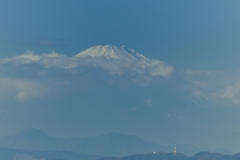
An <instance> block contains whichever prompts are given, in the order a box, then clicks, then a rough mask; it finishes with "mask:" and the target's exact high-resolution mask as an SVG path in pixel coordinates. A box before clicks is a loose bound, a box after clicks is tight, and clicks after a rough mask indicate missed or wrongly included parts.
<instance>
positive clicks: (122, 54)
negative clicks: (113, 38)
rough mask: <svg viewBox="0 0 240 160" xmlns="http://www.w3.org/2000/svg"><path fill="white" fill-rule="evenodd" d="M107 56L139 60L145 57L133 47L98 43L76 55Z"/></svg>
mask: <svg viewBox="0 0 240 160" xmlns="http://www.w3.org/2000/svg"><path fill="white" fill-rule="evenodd" d="M86 56H91V57H106V58H108V59H109V58H115V59H117V58H122V59H128V60H137V59H140V58H145V57H144V56H143V55H141V54H139V53H137V52H135V51H134V50H132V49H128V48H126V47H125V46H122V47H116V46H112V45H105V46H102V45H97V46H94V47H91V48H89V49H87V50H85V51H83V52H81V53H79V54H77V55H76V57H86Z"/></svg>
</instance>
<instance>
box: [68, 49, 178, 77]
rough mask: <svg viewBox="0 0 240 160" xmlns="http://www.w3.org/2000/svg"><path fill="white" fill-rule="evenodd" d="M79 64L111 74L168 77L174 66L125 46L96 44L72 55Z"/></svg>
mask: <svg viewBox="0 0 240 160" xmlns="http://www.w3.org/2000/svg"><path fill="white" fill-rule="evenodd" d="M73 59H74V60H75V63H77V64H79V65H81V66H90V67H95V68H101V69H104V70H106V71H108V72H110V73H111V74H113V75H124V74H127V75H128V76H132V75H134V77H136V76H138V77H139V76H141V77H142V76H147V77H158V76H159V77H164V78H167V77H170V76H171V75H172V73H173V72H174V67H173V66H171V65H168V64H167V63H165V62H163V61H159V60H151V59H148V58H146V57H145V56H144V55H142V54H140V53H138V52H136V51H135V50H133V49H129V48H127V47H125V46H122V47H117V46H113V45H105V46H103V45H96V46H93V47H91V48H88V49H86V50H84V51H82V52H80V53H79V54H77V55H75V56H74V57H73Z"/></svg>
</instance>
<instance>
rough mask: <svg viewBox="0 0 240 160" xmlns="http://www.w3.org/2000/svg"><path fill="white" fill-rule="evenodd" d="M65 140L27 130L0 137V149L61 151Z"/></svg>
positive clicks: (32, 129) (34, 130)
mask: <svg viewBox="0 0 240 160" xmlns="http://www.w3.org/2000/svg"><path fill="white" fill-rule="evenodd" d="M64 144H65V140H64V139H61V138H55V137H51V136H49V135H47V134H46V133H44V132H42V131H40V130H38V129H35V128H27V129H25V130H23V131H21V132H19V133H17V134H15V135H14V136H9V137H1V138H0V147H5V148H15V149H34V150H62V149H64Z"/></svg>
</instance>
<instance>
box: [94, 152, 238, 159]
mask: <svg viewBox="0 0 240 160" xmlns="http://www.w3.org/2000/svg"><path fill="white" fill-rule="evenodd" d="M239 159H240V153H239V154H235V155H233V156H231V155H222V154H220V153H210V152H199V153H197V154H195V155H194V156H186V155H184V154H182V153H177V154H176V155H174V154H173V153H164V152H159V153H149V154H138V155H130V156H124V157H118V158H117V157H103V158H100V159H99V160H239Z"/></svg>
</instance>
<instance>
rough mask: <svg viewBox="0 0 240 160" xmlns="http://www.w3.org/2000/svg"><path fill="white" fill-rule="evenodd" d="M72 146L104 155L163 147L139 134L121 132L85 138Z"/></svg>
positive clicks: (85, 151)
mask: <svg viewBox="0 0 240 160" xmlns="http://www.w3.org/2000/svg"><path fill="white" fill-rule="evenodd" d="M71 147H72V148H70V149H71V150H75V151H79V152H81V153H85V154H92V153H94V154H97V155H102V156H123V155H130V154H137V153H148V152H152V151H154V150H159V149H160V148H161V146H159V145H158V144H156V143H153V142H148V141H145V140H142V139H140V138H139V137H137V136H129V135H124V134H119V133H110V134H105V135H101V136H97V137H89V138H86V139H84V140H83V141H82V142H81V143H79V144H75V145H72V146H71Z"/></svg>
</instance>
